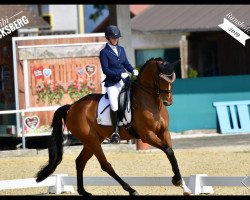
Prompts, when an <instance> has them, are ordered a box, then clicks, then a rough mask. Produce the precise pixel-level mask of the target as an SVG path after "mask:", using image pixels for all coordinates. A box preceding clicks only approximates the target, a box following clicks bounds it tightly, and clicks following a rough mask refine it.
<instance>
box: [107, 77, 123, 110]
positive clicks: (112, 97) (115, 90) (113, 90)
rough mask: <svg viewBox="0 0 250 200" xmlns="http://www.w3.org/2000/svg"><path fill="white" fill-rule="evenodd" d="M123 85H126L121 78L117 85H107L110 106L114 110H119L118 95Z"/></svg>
mask: <svg viewBox="0 0 250 200" xmlns="http://www.w3.org/2000/svg"><path fill="white" fill-rule="evenodd" d="M123 85H124V82H123V80H120V81H119V82H118V83H116V84H115V85H113V86H110V87H107V93H108V96H109V102H110V107H111V110H113V111H117V110H118V96H119V93H120V91H121V89H122V86H123Z"/></svg>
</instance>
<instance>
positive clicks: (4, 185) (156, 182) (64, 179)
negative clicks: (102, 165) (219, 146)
mask: <svg viewBox="0 0 250 200" xmlns="http://www.w3.org/2000/svg"><path fill="white" fill-rule="evenodd" d="M121 178H122V179H123V180H124V181H125V182H127V183H128V184H130V185H131V186H173V184H172V182H171V180H172V177H121ZM183 179H184V181H185V182H186V183H187V186H188V188H189V189H190V190H191V191H192V194H193V195H199V194H212V193H214V190H213V188H212V186H241V187H246V188H247V189H249V190H250V177H248V176H234V177H228V176H211V177H208V176H207V174H195V175H191V176H190V177H183ZM83 182H84V185H85V186H119V183H118V182H116V181H115V180H114V179H113V178H112V177H84V179H83ZM76 185H77V180H76V177H73V176H68V175H67V174H55V175H52V176H49V177H48V178H47V179H45V180H44V181H42V182H40V183H37V182H36V180H35V178H27V179H16V180H1V181H0V191H1V190H8V189H20V188H33V187H48V193H52V194H61V193H64V192H71V193H75V191H74V188H73V186H76Z"/></svg>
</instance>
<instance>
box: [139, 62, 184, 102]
mask: <svg viewBox="0 0 250 200" xmlns="http://www.w3.org/2000/svg"><path fill="white" fill-rule="evenodd" d="M179 62H180V61H179V60H178V61H176V62H174V63H169V62H167V61H164V60H162V59H161V58H155V59H153V58H152V59H150V60H148V61H147V62H146V63H145V65H144V66H143V67H142V69H141V70H140V74H139V77H138V79H140V84H139V85H140V87H141V88H142V89H144V90H145V91H147V92H148V93H152V94H153V93H154V94H157V95H159V96H160V97H161V99H162V101H163V104H164V105H165V106H170V105H171V104H172V103H173V98H172V83H173V82H174V81H175V79H176V76H175V72H174V66H175V65H177V64H178V63H179Z"/></svg>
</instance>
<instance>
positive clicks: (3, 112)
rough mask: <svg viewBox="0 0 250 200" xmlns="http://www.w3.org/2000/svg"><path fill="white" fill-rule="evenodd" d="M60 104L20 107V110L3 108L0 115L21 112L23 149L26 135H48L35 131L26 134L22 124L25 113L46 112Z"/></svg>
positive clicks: (53, 109) (55, 108)
mask: <svg viewBox="0 0 250 200" xmlns="http://www.w3.org/2000/svg"><path fill="white" fill-rule="evenodd" d="M59 107H60V106H44V107H30V108H27V109H20V110H4V111H0V115H9V114H21V119H22V128H21V134H22V147H23V149H25V148H26V143H25V138H26V137H32V136H33V137H36V136H48V135H50V133H49V134H48V133H35V134H26V133H25V125H24V120H25V114H26V113H30V112H46V111H55V110H57V109H58V108H59ZM18 135H19V133H18V130H17V133H16V136H18Z"/></svg>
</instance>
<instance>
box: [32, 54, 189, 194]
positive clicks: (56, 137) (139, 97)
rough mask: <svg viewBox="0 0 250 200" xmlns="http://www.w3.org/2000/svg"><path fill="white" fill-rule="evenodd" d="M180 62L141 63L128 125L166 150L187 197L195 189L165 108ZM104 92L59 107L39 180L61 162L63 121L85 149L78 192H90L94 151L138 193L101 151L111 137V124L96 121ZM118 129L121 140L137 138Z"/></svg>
mask: <svg viewBox="0 0 250 200" xmlns="http://www.w3.org/2000/svg"><path fill="white" fill-rule="evenodd" d="M176 64H177V62H175V63H169V62H166V61H164V60H163V59H161V58H152V59H150V60H148V61H147V62H146V63H145V64H144V65H143V66H142V68H141V70H140V72H139V75H138V77H137V79H136V80H134V81H133V82H132V84H131V93H132V99H131V108H132V120H131V123H130V125H131V126H132V128H133V130H134V131H135V132H136V134H137V135H138V138H140V139H141V140H142V141H143V142H146V143H148V144H150V145H151V146H153V147H156V148H158V149H160V150H162V151H163V152H164V153H165V154H166V156H167V158H168V159H169V161H170V164H171V166H172V171H173V173H174V176H173V177H172V183H173V185H175V186H180V187H182V188H183V194H184V195H190V194H191V191H190V190H189V188H188V187H187V186H186V184H185V182H184V180H183V178H182V176H181V173H180V170H179V167H178V163H177V160H176V157H175V154H174V151H173V149H172V142H171V137H170V133H169V130H168V127H169V115H168V111H167V109H166V106H168V105H171V104H172V103H173V99H172V83H173V82H174V80H175V78H176V77H175V73H174V65H176ZM102 96H103V94H89V95H87V96H84V97H82V98H81V99H79V100H78V101H76V102H75V103H73V104H72V105H69V104H66V105H63V106H61V107H59V108H58V109H57V110H56V111H55V113H54V116H53V120H52V123H51V127H52V134H51V136H50V138H49V144H48V153H49V160H48V163H47V164H46V165H44V166H43V167H42V168H41V169H40V171H39V172H38V173H37V174H36V177H37V178H36V181H37V182H40V181H43V180H44V179H46V178H47V177H48V176H49V175H51V174H52V173H53V172H54V171H55V169H56V167H57V166H58V165H59V164H60V162H61V160H62V155H63V145H62V143H63V125H66V127H67V129H68V131H70V132H71V134H73V135H74V136H75V137H76V138H77V139H78V140H79V141H80V142H81V143H82V144H83V149H82V151H81V152H80V154H79V155H78V157H77V158H76V160H75V164H76V172H77V192H78V193H79V194H80V195H83V196H91V195H92V194H91V193H89V192H87V191H86V190H85V189H84V186H83V171H84V168H85V166H86V163H87V162H88V160H89V159H90V158H91V157H92V156H93V155H95V156H96V158H97V160H98V162H99V163H100V166H101V169H102V170H103V171H105V172H107V173H108V174H109V175H110V176H112V177H113V178H114V179H115V180H116V181H117V182H118V183H119V184H120V185H121V186H122V187H123V189H124V190H125V191H127V192H128V193H129V194H130V195H138V192H137V191H136V190H134V189H133V188H131V187H130V185H129V184H128V183H126V182H124V181H123V180H122V178H120V177H119V176H118V175H117V174H116V172H115V170H114V169H113V167H112V166H111V164H110V163H109V162H108V161H107V159H106V156H105V154H104V152H103V149H102V146H101V144H102V142H103V141H104V140H105V139H106V138H110V136H111V135H112V132H113V127H112V126H102V125H100V124H98V123H97V120H96V117H97V116H96V113H97V106H98V102H99V100H100V99H101V97H102ZM63 121H64V124H63ZM119 132H120V137H121V140H129V139H133V136H132V135H130V134H129V133H128V132H127V130H126V129H125V127H120V131H119ZM113 145H119V144H113Z"/></svg>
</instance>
